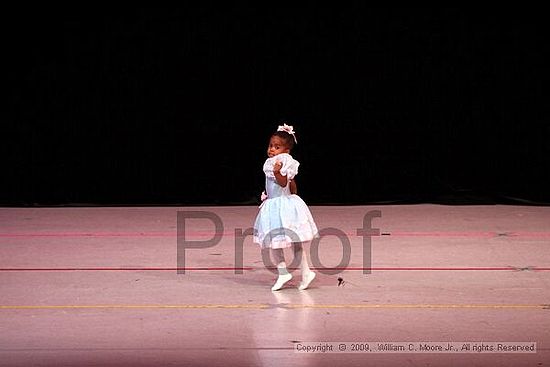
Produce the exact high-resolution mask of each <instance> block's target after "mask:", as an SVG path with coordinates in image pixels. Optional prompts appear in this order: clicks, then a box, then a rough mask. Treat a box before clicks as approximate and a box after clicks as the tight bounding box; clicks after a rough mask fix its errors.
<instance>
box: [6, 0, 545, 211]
mask: <svg viewBox="0 0 550 367" xmlns="http://www.w3.org/2000/svg"><path fill="white" fill-rule="evenodd" d="M6 18H7V19H6V22H5V24H4V27H6V29H5V32H4V34H6V35H7V36H8V37H7V40H6V43H5V44H4V47H5V52H4V57H5V59H6V60H7V65H8V66H7V67H6V69H5V70H6V73H7V75H8V78H7V88H6V90H7V91H8V92H9V96H8V110H7V111H8V112H7V114H6V116H5V117H4V119H3V120H4V123H3V125H4V127H3V140H4V144H2V146H3V149H2V150H3V154H2V157H3V161H4V167H3V168H4V169H3V171H4V175H3V177H2V179H1V183H0V188H1V198H0V204H2V205H8V206H9V205H16V206H17V205H83V204H91V205H129V204H137V205H144V204H153V205H170V204H176V205H182V204H183V205H194V204H220V205H221V204H227V205H232V204H256V203H257V202H258V200H259V199H258V196H259V194H260V192H261V190H262V185H263V179H264V178H263V173H262V171H261V167H262V164H263V161H264V160H265V158H266V153H265V150H266V145H267V141H268V138H269V134H270V133H271V132H273V131H274V130H275V129H276V127H277V125H278V124H280V123H282V122H283V121H288V123H289V124H291V125H294V127H295V130H296V131H297V137H298V142H299V144H298V145H297V147H296V149H295V150H294V151H293V155H294V156H295V157H296V158H297V159H298V160H299V161H300V162H301V164H302V165H301V169H300V174H299V175H298V177H297V180H298V186H299V191H300V195H301V196H302V197H303V198H304V199H305V200H306V202H308V203H311V204H337V203H341V204H368V203H406V202H438V203H531V204H541V203H548V202H550V192H549V190H548V187H550V185H549V184H550V180H549V174H548V167H549V164H548V163H549V158H548V157H549V156H550V148H549V145H548V141H549V139H548V138H549V137H550V128H549V124H548V119H547V117H548V113H547V112H548V103H547V98H544V99H543V97H544V96H543V92H544V90H545V89H547V82H548V75H549V73H548V65H547V63H546V60H545V59H544V52H545V51H546V50H545V48H547V40H546V38H545V33H546V32H545V28H546V26H545V23H546V19H545V18H544V14H543V12H542V11H537V10H533V11H532V12H527V11H524V12H512V11H500V12H498V13H495V12H483V13H480V12H473V11H471V10H464V9H462V10H461V9H370V8H365V7H362V6H358V5H353V6H352V5H349V6H347V7H342V8H333V9H321V8H318V7H302V8H298V7H296V8H282V7H277V8H271V9H263V8H260V7H258V8H237V7H229V6H226V7H209V6H203V7H195V8H181V9H137V10H136V9H132V10H125V11H105V10H102V11H97V10H90V9H88V10H81V11H77V10H65V11H53V10H51V9H50V10H47V11H46V10H43V11H40V10H33V11H30V10H29V9H25V10H17V11H12V12H10V13H9V14H7V15H6Z"/></svg>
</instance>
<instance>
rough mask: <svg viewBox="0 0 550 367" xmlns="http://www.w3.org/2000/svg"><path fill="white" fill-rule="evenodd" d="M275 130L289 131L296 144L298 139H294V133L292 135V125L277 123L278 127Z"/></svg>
mask: <svg viewBox="0 0 550 367" xmlns="http://www.w3.org/2000/svg"><path fill="white" fill-rule="evenodd" d="M277 131H284V132H287V133H289V134H290V135H292V137H293V138H294V142H295V143H296V144H298V141H297V140H296V135H294V134H295V133H294V127H292V126H290V125H287V124H285V123H283V125H279V127H278V128H277Z"/></svg>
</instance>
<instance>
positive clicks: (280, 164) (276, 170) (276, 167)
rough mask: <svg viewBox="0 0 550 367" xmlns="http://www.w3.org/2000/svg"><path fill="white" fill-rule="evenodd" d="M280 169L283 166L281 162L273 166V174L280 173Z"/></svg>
mask: <svg viewBox="0 0 550 367" xmlns="http://www.w3.org/2000/svg"><path fill="white" fill-rule="evenodd" d="M282 167H283V164H282V163H281V162H275V164H274V165H273V173H279V172H281V168H282Z"/></svg>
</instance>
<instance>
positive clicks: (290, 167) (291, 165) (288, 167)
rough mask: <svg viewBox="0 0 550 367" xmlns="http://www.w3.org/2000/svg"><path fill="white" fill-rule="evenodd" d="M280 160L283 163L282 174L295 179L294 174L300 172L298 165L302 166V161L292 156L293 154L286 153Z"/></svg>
mask: <svg viewBox="0 0 550 367" xmlns="http://www.w3.org/2000/svg"><path fill="white" fill-rule="evenodd" d="M280 162H281V163H282V164H283V166H282V167H281V175H283V176H286V177H287V178H289V179H293V178H294V176H296V175H297V174H298V167H299V166H300V162H298V161H297V160H296V159H294V158H292V156H290V155H288V154H285V156H284V157H282V159H281V160H280Z"/></svg>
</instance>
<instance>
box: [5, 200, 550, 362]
mask: <svg viewBox="0 0 550 367" xmlns="http://www.w3.org/2000/svg"><path fill="white" fill-rule="evenodd" d="M257 210H258V208H257V207H242V206H238V207H87V208H0V297H1V300H0V366H31V365H33V366H54V365H55V366H130V365H131V366H153V365H154V366H159V365H163V366H164V365H178V366H284V365H292V366H333V365H336V364H338V363H341V364H342V365H345V366H364V365H374V366H548V365H549V361H550V251H549V249H550V207H534V206H500V205H495V206H442V205H402V206H312V207H311V211H312V213H313V216H314V218H315V220H316V222H317V224H318V227H319V228H320V229H322V230H323V233H328V234H329V235H327V236H324V237H323V238H322V239H321V241H320V242H319V243H317V245H316V248H317V249H318V251H317V252H318V254H317V256H316V259H317V272H318V276H317V278H316V279H315V281H314V282H313V283H312V284H311V287H310V289H308V290H306V291H299V290H297V289H296V286H297V285H298V283H299V281H300V274H299V270H296V271H294V272H293V275H294V279H293V280H291V281H290V282H289V283H287V286H286V287H285V288H284V289H282V290H281V291H278V292H272V291H271V290H270V288H271V285H272V284H273V283H274V281H275V279H276V276H275V275H274V274H273V273H272V272H271V271H270V269H268V268H266V266H265V265H264V263H263V261H262V255H261V251H260V250H259V248H258V247H257V246H256V245H254V244H253V243H252V239H251V237H250V236H247V237H246V238H244V243H242V250H241V246H240V244H241V242H240V240H239V237H238V236H237V237H236V236H235V233H236V231H237V233H240V232H239V231H246V230H247V229H249V228H250V227H251V226H252V223H253V221H254V218H255V215H256V213H257ZM377 210H379V211H380V212H379V213H378V214H379V217H377V213H376V212H375V211H377ZM178 212H179V213H180V219H181V216H182V215H188V216H190V217H193V216H195V217H197V216H200V215H203V216H209V217H210V218H218V219H219V223H218V229H219V230H220V231H219V235H220V238H219V242H218V243H216V244H214V241H210V242H195V243H194V244H191V243H190V241H208V240H209V239H212V237H213V235H214V232H215V231H214V228H215V226H214V223H213V221H212V220H210V219H204V218H203V219H200V218H191V219H188V220H187V221H186V226H185V231H184V229H183V228H182V226H181V223H182V222H181V221H180V227H179V233H178V221H177V217H178ZM182 213H183V214H182ZM369 218H374V219H372V220H369ZM364 221H365V223H364ZM220 224H221V225H222V226H223V228H220V227H219V226H220ZM370 224H372V228H373V229H372V230H370V232H369V230H368V227H369V225H370ZM364 225H365V227H366V228H367V230H366V231H363V232H361V231H360V233H359V234H360V235H358V229H362V228H363V227H364ZM331 228H332V229H331ZM184 232H185V233H184ZM330 233H332V234H335V233H339V234H340V235H339V236H335V235H330ZM365 233H371V234H372V236H368V235H365ZM178 234H179V235H178ZM178 238H179V240H180V242H179V246H180V248H179V250H180V251H179V261H178ZM184 241H187V245H189V244H190V245H191V246H192V245H194V246H195V248H187V249H186V250H185V251H183V248H184V246H186V243H184ZM347 241H349V242H347ZM369 241H370V246H369ZM206 245H211V246H210V247H206ZM191 246H188V247H191ZM183 252H185V262H183V257H182V253H183ZM364 253H365V254H366V255H369V254H371V259H370V261H369V259H368V256H365V257H364V256H363V255H364ZM286 255H287V258H288V262H290V260H291V259H292V252H291V251H290V250H286ZM347 255H349V261H346V256H347ZM322 267H324V269H323V268H322ZM178 268H179V270H178ZM338 278H341V280H338ZM352 342H360V343H366V342H370V343H371V344H369V345H370V346H374V347H377V345H378V344H377V342H378V343H387V344H385V345H386V346H388V345H390V346H391V345H392V344H393V345H398V343H399V342H407V343H411V344H413V345H415V346H416V345H420V344H421V343H424V342H432V343H433V342H465V343H470V344H471V346H472V347H473V346H474V345H478V346H481V344H482V343H485V344H487V345H489V344H490V343H502V342H534V343H536V349H537V350H536V353H504V352H496V353H486V352H484V353H481V352H473V351H471V352H467V351H461V352H458V351H454V352H451V351H447V352H437V353H436V352H434V353H420V352H418V351H417V352H412V351H406V352H403V351H402V352H399V353H390V352H389V351H387V350H386V351H376V352H358V353H347V352H346V353H337V352H336V351H334V352H332V353H304V352H299V351H297V349H298V348H300V346H303V345H306V344H308V343H309V345H326V343H337V344H336V345H338V344H340V343H347V344H346V346H347V347H348V348H353V346H352V344H351V343H352ZM491 345H492V344H491ZM348 352H349V350H348Z"/></svg>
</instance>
